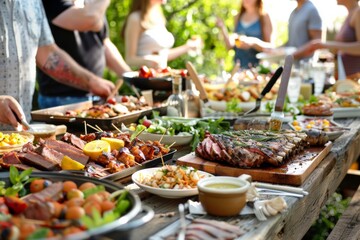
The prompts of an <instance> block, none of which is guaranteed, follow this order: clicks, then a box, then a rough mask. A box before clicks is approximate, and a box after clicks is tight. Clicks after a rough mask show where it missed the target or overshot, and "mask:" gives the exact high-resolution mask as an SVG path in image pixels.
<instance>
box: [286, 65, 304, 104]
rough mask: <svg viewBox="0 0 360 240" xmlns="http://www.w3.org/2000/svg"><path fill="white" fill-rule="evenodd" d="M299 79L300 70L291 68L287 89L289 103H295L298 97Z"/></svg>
mask: <svg viewBox="0 0 360 240" xmlns="http://www.w3.org/2000/svg"><path fill="white" fill-rule="evenodd" d="M301 81H302V79H301V75H300V71H299V70H298V69H292V71H291V75H290V79H289V84H288V89H287V95H288V97H289V101H290V103H291V104H295V103H297V101H298V99H299V95H300V88H301Z"/></svg>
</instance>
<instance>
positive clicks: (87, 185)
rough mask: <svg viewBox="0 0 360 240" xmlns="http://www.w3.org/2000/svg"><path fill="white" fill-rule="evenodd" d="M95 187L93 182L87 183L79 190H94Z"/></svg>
mask: <svg viewBox="0 0 360 240" xmlns="http://www.w3.org/2000/svg"><path fill="white" fill-rule="evenodd" d="M94 187H96V185H95V184H93V183H92V182H85V183H83V184H81V185H80V187H79V190H80V191H84V190H86V189H89V188H94Z"/></svg>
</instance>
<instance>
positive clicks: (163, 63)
mask: <svg viewBox="0 0 360 240" xmlns="http://www.w3.org/2000/svg"><path fill="white" fill-rule="evenodd" d="M168 56H169V49H167V48H165V49H161V50H160V51H159V57H160V61H159V67H160V68H161V69H165V68H166V67H167V62H168Z"/></svg>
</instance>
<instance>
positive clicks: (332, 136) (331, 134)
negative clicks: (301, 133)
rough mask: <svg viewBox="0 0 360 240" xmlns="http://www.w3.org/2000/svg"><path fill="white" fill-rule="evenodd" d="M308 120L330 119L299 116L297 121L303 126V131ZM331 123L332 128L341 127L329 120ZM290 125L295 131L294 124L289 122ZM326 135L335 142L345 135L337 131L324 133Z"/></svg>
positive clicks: (341, 131) (342, 131)
mask: <svg viewBox="0 0 360 240" xmlns="http://www.w3.org/2000/svg"><path fill="white" fill-rule="evenodd" d="M308 119H314V120H319V119H328V118H320V117H306V116H298V117H297V120H298V121H299V124H300V125H301V126H302V129H305V130H306V128H305V124H304V121H305V120H308ZM329 121H330V124H331V126H338V127H341V125H340V124H338V123H337V122H334V121H332V120H329ZM288 124H289V126H290V127H291V128H292V129H293V130H295V127H294V125H293V124H292V121H291V122H289V123H288ZM324 133H326V135H327V136H328V137H329V140H330V141H334V140H335V139H337V138H338V137H340V136H341V135H342V134H343V133H344V130H336V131H329V132H325V131H324Z"/></svg>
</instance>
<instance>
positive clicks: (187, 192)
mask: <svg viewBox="0 0 360 240" xmlns="http://www.w3.org/2000/svg"><path fill="white" fill-rule="evenodd" d="M161 168H162V167H156V168H147V169H143V170H139V171H137V172H135V173H134V174H133V175H132V176H131V178H132V181H133V182H134V183H135V184H136V185H138V186H139V187H141V188H142V189H144V190H145V191H147V192H149V193H152V194H155V195H158V196H160V197H164V198H183V197H190V196H194V195H197V194H198V189H197V188H196V187H195V188H191V189H164V188H156V187H151V186H148V185H145V184H143V183H141V179H142V178H144V177H145V176H152V175H153V174H154V173H155V172H156V171H158V170H159V169H161ZM198 173H199V174H200V175H204V177H205V178H208V177H212V176H213V175H212V174H210V173H207V172H203V171H199V170H198Z"/></svg>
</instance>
